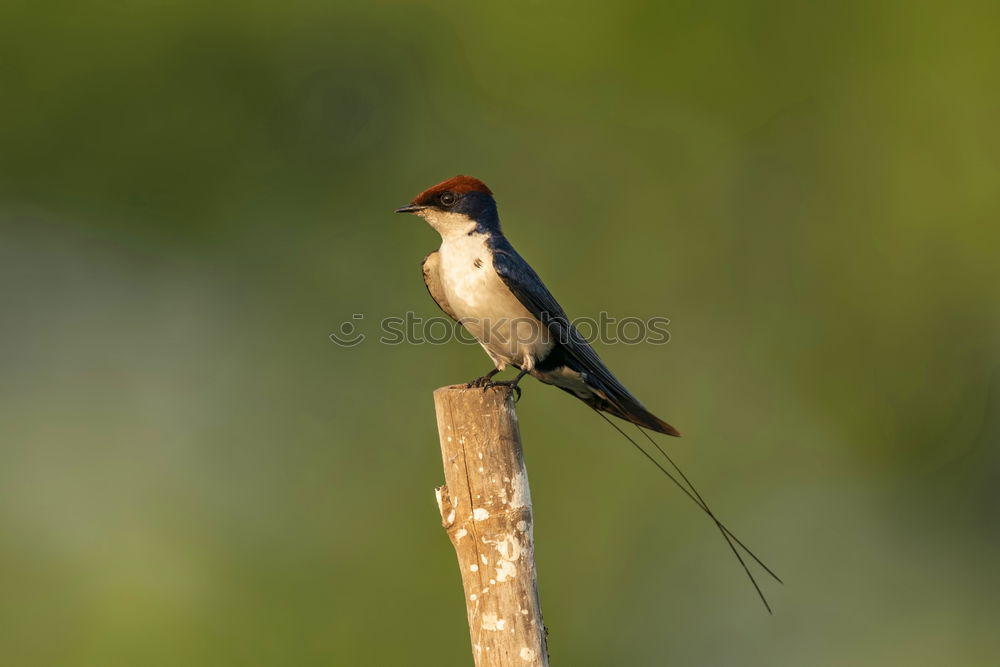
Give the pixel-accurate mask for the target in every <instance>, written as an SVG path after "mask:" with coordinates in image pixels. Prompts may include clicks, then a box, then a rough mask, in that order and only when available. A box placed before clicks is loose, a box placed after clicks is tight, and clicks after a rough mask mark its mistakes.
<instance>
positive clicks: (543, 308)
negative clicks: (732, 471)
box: [490, 235, 680, 435]
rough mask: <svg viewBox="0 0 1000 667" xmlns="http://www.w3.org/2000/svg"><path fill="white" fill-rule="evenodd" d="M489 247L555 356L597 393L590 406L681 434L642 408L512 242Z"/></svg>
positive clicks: (495, 239)
mask: <svg viewBox="0 0 1000 667" xmlns="http://www.w3.org/2000/svg"><path fill="white" fill-rule="evenodd" d="M490 248H491V249H492V251H493V266H494V268H495V269H496V272H497V274H499V276H500V279H501V280H503V282H504V284H505V285H506V286H507V289H509V290H510V291H511V293H513V294H514V296H515V297H517V299H518V301H520V302H521V304H522V305H523V306H524V307H525V308H526V309H527V310H528V312H530V313H531V314H532V315H534V316H535V317H537V318H538V319H539V320H540V321H541V322H542V324H543V325H545V327H547V328H548V330H549V332H550V333H551V334H552V336H553V339H554V340H555V344H556V348H557V350H558V351H556V353H557V354H559V353H561V356H562V358H563V359H564V362H565V363H566V365H567V366H569V367H570V368H572V369H573V370H574V371H577V372H580V373H583V374H584V376H583V377H584V379H585V382H586V383H587V384H588V385H589V386H590V387H592V388H593V389H594V390H595V391H596V393H597V394H598V397H599V400H595V401H594V402H593V403H591V404H592V405H594V407H597V408H599V409H602V410H605V411H607V412H610V413H611V414H614V415H616V416H618V417H621V418H623V419H626V420H628V421H631V422H633V423H636V424H639V425H640V426H646V427H647V428H651V429H653V430H655V431H659V432H661V433H667V434H669V435H680V433H679V432H678V431H677V429H675V428H674V427H672V426H670V425H669V424H667V423H666V422H664V421H663V420H661V419H660V418H658V417H656V416H655V415H653V414H652V413H651V412H649V411H648V410H647V409H646V408H645V407H643V405H642V404H641V403H640V402H639V401H638V399H636V398H635V396H633V395H632V394H631V393H629V391H628V390H627V389H626V388H625V387H624V386H623V385H622V383H621V382H619V381H618V378H616V377H615V376H614V375H613V374H612V373H611V371H610V370H609V369H608V367H607V366H606V365H605V364H604V362H603V361H601V358H600V357H598V356H597V352H595V351H594V348H592V347H591V346H590V343H588V342H587V340H586V339H585V338H584V337H583V336H582V335H581V334H580V332H579V331H577V329H576V327H574V326H573V324H572V323H571V322H570V321H569V318H568V317H567V316H566V312H565V311H564V310H563V309H562V306H560V305H559V303H558V302H557V301H556V299H555V297H554V296H552V293H551V292H549V290H548V289H547V288H546V287H545V284H544V283H543V282H542V280H541V278H539V277H538V274H537V273H535V271H534V269H532V268H531V266H530V265H529V264H528V263H527V262H526V261H524V259H523V258H522V257H521V256H520V255H519V254H517V251H516V250H514V247H513V246H512V245H511V244H510V241H508V240H507V239H506V238H505V237H504V236H502V235H496V236H494V237H493V238H491V239H490ZM551 354H552V352H550V355H551Z"/></svg>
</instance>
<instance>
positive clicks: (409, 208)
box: [396, 204, 427, 213]
mask: <svg viewBox="0 0 1000 667" xmlns="http://www.w3.org/2000/svg"><path fill="white" fill-rule="evenodd" d="M425 208H427V207H426V206H418V205H417V204H407V205H406V206H400V207H399V208H397V209H396V213H416V212H417V211H422V210H424V209H425Z"/></svg>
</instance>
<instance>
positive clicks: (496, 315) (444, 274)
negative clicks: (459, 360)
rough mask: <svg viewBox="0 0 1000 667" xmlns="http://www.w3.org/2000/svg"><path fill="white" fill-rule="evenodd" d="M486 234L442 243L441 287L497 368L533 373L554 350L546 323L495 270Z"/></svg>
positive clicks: (462, 236)
mask: <svg viewBox="0 0 1000 667" xmlns="http://www.w3.org/2000/svg"><path fill="white" fill-rule="evenodd" d="M487 238H488V237H487V236H486V235H485V234H476V233H473V234H461V235H456V236H452V237H449V238H446V239H445V240H444V242H443V243H442V244H441V249H440V257H441V269H440V276H441V285H442V287H443V288H444V292H445V296H446V297H447V299H448V305H449V306H451V309H452V311H454V313H455V315H457V316H458V318H459V320H460V321H461V322H462V324H463V326H465V328H466V329H468V330H469V332H470V333H471V334H472V335H473V336H475V338H476V340H478V341H479V343H480V344H481V345H482V346H483V348H484V349H485V350H486V352H487V353H488V354H489V355H490V356H491V357H492V358H493V360H494V361H495V362H496V363H497V367H498V368H503V366H504V365H506V364H510V363H513V364H516V365H518V366H519V367H521V368H522V369H525V370H531V369H532V368H533V367H534V365H535V361H536V360H537V359H539V358H544V357H545V355H546V354H547V353H548V351H549V350H550V349H551V348H552V341H551V337H550V336H549V334H548V331H547V330H545V329H544V327H543V326H542V325H541V323H540V322H539V321H538V320H537V319H535V317H534V316H533V315H532V314H531V313H530V312H528V310H527V309H526V308H525V307H524V306H522V305H521V302H520V301H518V300H517V297H515V296H514V295H513V294H512V293H511V291H510V290H509V289H507V286H506V285H505V284H504V283H503V281H502V280H501V279H500V277H499V276H498V275H497V273H496V270H495V269H494V268H493V261H492V259H491V257H492V253H491V252H490V250H489V248H488V247H487V245H486V241H487Z"/></svg>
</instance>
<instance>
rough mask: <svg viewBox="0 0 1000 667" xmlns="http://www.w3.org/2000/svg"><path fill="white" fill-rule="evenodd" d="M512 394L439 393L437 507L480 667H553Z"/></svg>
mask: <svg viewBox="0 0 1000 667" xmlns="http://www.w3.org/2000/svg"><path fill="white" fill-rule="evenodd" d="M512 394H513V392H512V391H511V389H510V387H506V386H503V385H500V386H494V387H490V388H488V389H485V390H483V389H479V388H472V389H467V388H466V387H465V386H464V385H455V386H451V387H442V388H440V389H438V390H437V391H435V392H434V407H435V409H436V411H437V424H438V434H439V435H440V438H441V457H442V460H443V462H444V477H445V485H444V486H441V487H439V488H438V489H437V490H436V494H437V502H438V508H439V509H440V510H441V522H442V524H443V525H444V528H445V531H446V532H447V533H448V537H449V538H450V539H451V543H452V545H453V546H454V547H455V553H456V555H457V556H458V566H459V569H460V570H461V573H462V585H463V587H464V588H465V607H466V612H467V614H468V618H469V633H470V635H471V636H472V655H473V658H474V659H475V662H476V665H477V667H509V666H511V665H518V666H520V665H524V666H545V665H548V664H549V659H548V651H547V648H546V641H545V626H544V625H543V623H542V612H541V609H540V607H539V604H538V583H537V578H536V574H535V548H534V537H533V529H532V515H531V493H530V491H529V490H528V475H527V472H526V471H525V467H524V457H523V454H522V451H521V434H520V432H519V429H518V426H517V414H516V413H515V412H514V399H513V396H512Z"/></svg>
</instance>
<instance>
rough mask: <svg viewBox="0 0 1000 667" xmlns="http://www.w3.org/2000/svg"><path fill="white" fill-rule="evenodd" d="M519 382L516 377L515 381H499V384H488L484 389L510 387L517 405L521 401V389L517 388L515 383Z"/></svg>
mask: <svg viewBox="0 0 1000 667" xmlns="http://www.w3.org/2000/svg"><path fill="white" fill-rule="evenodd" d="M520 380H521V378H520V376H518V378H517V380H500V381H499V382H490V383H488V384H487V385H486V386H485V387H484V389H486V388H489V387H510V388H511V389H513V390H514V402H515V403H517V402H518V401H520V400H521V388H520V387H519V386H517V383H518V382H519V381H520Z"/></svg>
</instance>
